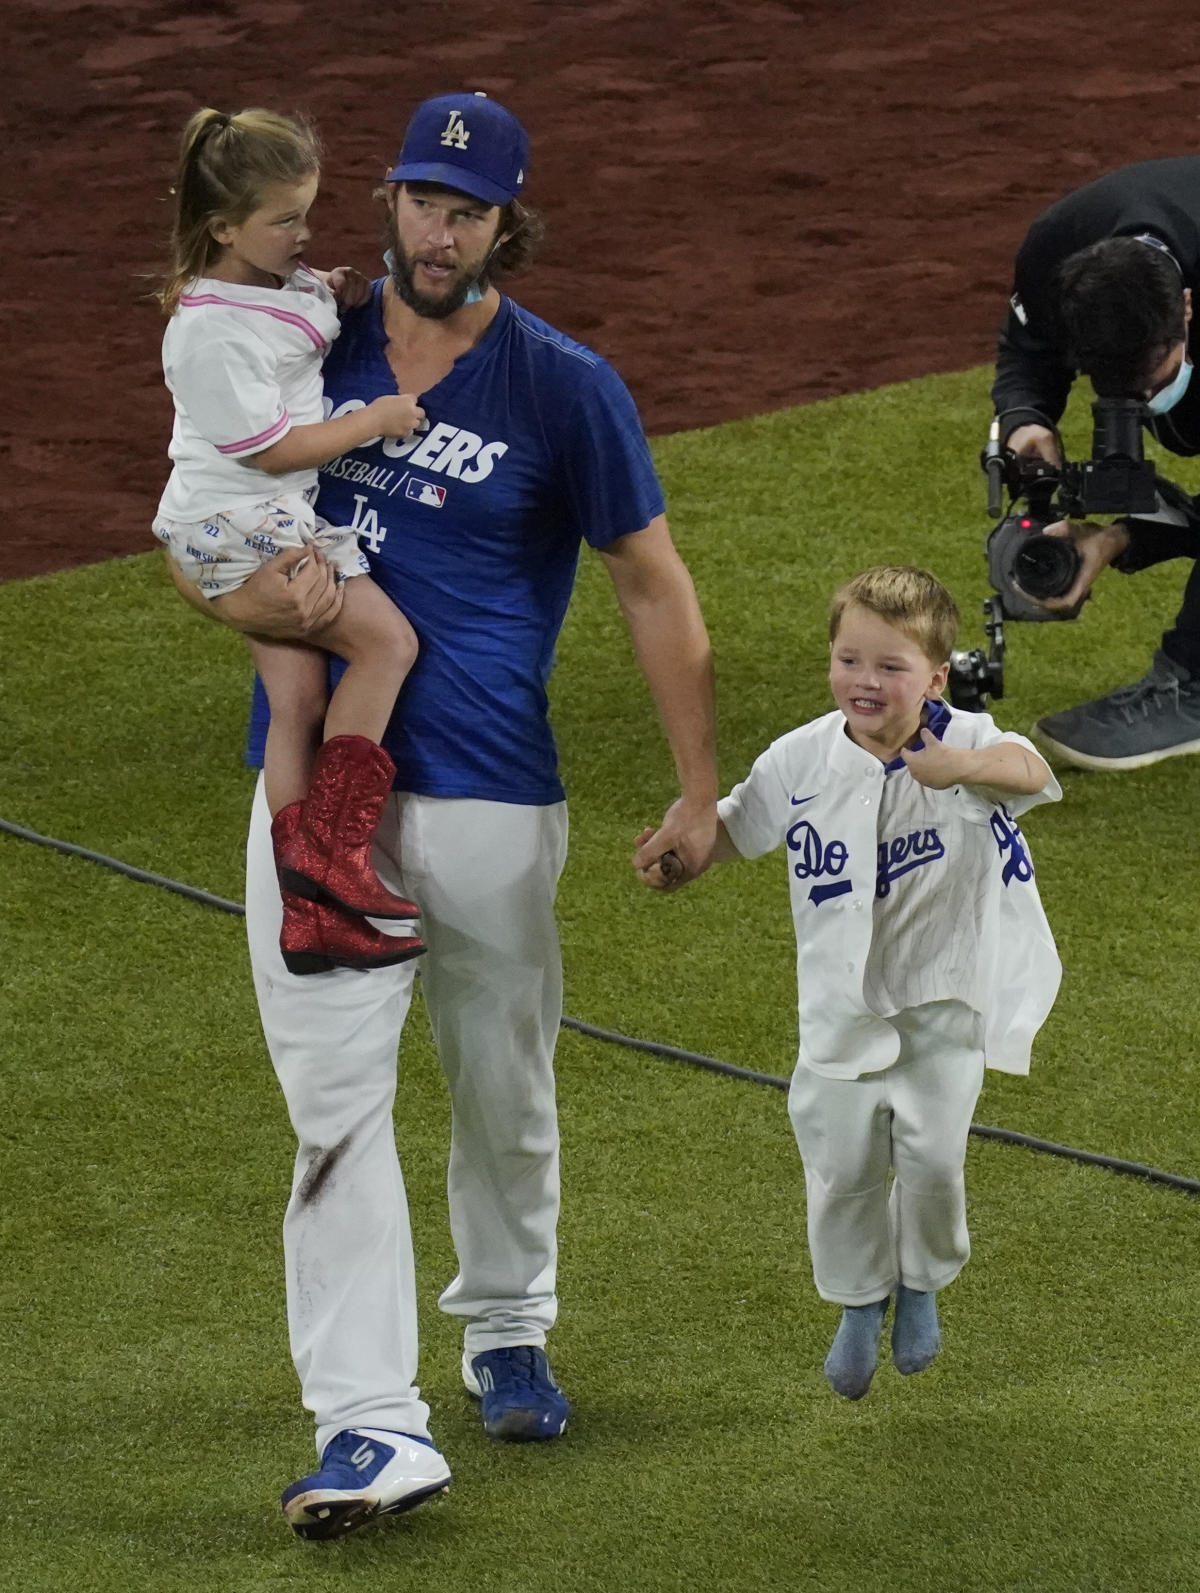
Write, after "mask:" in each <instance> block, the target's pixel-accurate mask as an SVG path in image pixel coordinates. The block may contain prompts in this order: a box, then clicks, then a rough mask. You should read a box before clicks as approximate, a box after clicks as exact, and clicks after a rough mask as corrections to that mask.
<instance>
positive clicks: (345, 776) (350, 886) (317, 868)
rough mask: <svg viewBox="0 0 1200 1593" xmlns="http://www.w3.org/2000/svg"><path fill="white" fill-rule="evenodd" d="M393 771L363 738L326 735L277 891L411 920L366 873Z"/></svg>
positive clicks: (409, 910)
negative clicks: (330, 736)
mask: <svg viewBox="0 0 1200 1593" xmlns="http://www.w3.org/2000/svg"><path fill="white" fill-rule="evenodd" d="M395 773H396V766H395V764H394V763H393V762H392V760H391V759H390V758H389V757H388V755H387V753H386V752H385V751H384V750H383V748H382V747H381V746H380V745H379V744H378V742H375V741H370V740H368V739H367V737H366V736H334V737H333V739H332V740H330V741H327V742H326V743H325V745H324V746H323V747H322V748H321V750H320V752H318V753H317V761H316V763H315V765H314V766H313V774H312V781H311V783H310V785H309V788H308V796H307V797H306V798H305V799H304V803H303V806H302V808H301V812H300V822H299V824H298V825H297V827H296V832H295V834H294V835H293V837H292V840H291V842H290V844H289V845H288V846H287V849H286V850H285V852H284V854H283V857H282V859H281V861H280V867H279V879H280V882H281V883H282V885H283V887H284V889H285V890H289V891H292V892H294V894H295V895H297V896H306V897H307V898H308V899H309V900H310V901H318V902H332V903H333V904H334V905H335V906H337V907H344V908H346V909H348V910H349V911H350V912H352V913H364V914H366V915H367V916H368V917H371V918H416V917H418V915H419V914H420V911H421V909H420V908H419V907H418V906H417V904H416V903H415V902H410V901H409V900H408V898H407V897H406V896H396V895H394V894H393V893H392V892H391V891H390V890H388V888H387V886H386V885H385V884H384V883H383V881H382V880H381V879H380V878H379V876H378V874H376V872H375V870H374V868H373V867H372V866H371V842H372V841H373V840H374V838H375V830H376V828H377V826H378V824H379V819H380V816H381V814H382V813H383V804H384V803H385V802H386V801H387V799H388V797H389V795H390V794H391V790H392V779H393V777H394V775H395Z"/></svg>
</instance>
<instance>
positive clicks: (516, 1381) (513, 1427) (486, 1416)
mask: <svg viewBox="0 0 1200 1593" xmlns="http://www.w3.org/2000/svg"><path fill="white" fill-rule="evenodd" d="M463 1382H464V1383H465V1384H466V1385H467V1392H468V1393H469V1394H471V1395H473V1396H474V1397H475V1398H476V1399H477V1400H479V1402H480V1414H481V1415H482V1417H483V1430H484V1432H485V1433H486V1434H487V1435H488V1437H489V1438H504V1439H508V1440H509V1441H510V1442H512V1443H522V1442H528V1441H530V1440H532V1439H538V1438H559V1437H561V1436H562V1434H563V1433H564V1432H565V1431H566V1429H567V1418H568V1417H569V1416H570V1414H571V1405H570V1401H569V1400H568V1399H567V1396H566V1395H565V1394H564V1393H563V1391H562V1389H561V1388H559V1386H558V1384H557V1383H556V1382H555V1381H554V1374H553V1373H552V1372H551V1370H550V1362H549V1361H548V1360H547V1358H546V1352H545V1350H543V1349H541V1348H539V1347H538V1346H537V1345H533V1344H515V1345H512V1346H509V1347H507V1348H505V1349H501V1350H483V1351H481V1353H480V1354H478V1355H473V1356H471V1358H470V1359H468V1358H467V1356H465V1355H464V1356H463Z"/></svg>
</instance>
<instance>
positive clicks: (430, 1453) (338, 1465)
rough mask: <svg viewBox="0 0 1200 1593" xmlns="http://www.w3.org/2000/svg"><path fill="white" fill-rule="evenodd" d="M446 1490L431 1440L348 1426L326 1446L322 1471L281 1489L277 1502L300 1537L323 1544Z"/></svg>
mask: <svg viewBox="0 0 1200 1593" xmlns="http://www.w3.org/2000/svg"><path fill="white" fill-rule="evenodd" d="M449 1486H450V1467H449V1466H448V1465H447V1464H446V1462H445V1460H444V1458H443V1457H442V1454H441V1452H440V1451H439V1450H438V1449H435V1447H434V1445H433V1443H432V1442H431V1440H430V1439H428V1438H414V1437H412V1435H411V1434H409V1433H382V1432H379V1431H378V1430H377V1429H375V1428H373V1427H370V1428H353V1427H351V1428H347V1429H346V1431H345V1432H341V1433H338V1435H337V1436H336V1438H331V1439H330V1440H329V1442H328V1443H327V1444H326V1446H325V1452H324V1454H323V1455H322V1456H321V1469H320V1470H319V1471H315V1472H313V1474H312V1475H311V1476H309V1477H301V1479H300V1481H299V1482H294V1483H293V1484H292V1485H291V1487H290V1488H285V1489H284V1491H283V1494H282V1496H281V1497H280V1500H279V1503H280V1505H281V1506H282V1508H283V1513H284V1515H285V1516H286V1517H287V1519H288V1523H289V1525H290V1526H291V1528H292V1531H293V1532H295V1533H296V1535H297V1536H298V1537H301V1538H307V1539H308V1540H309V1541H310V1542H322V1541H324V1540H326V1539H329V1538H341V1537H345V1535H346V1533H347V1532H353V1531H354V1529H355V1528H356V1527H361V1526H362V1525H363V1524H364V1523H365V1522H367V1521H370V1520H371V1518H372V1517H373V1516H384V1515H396V1514H398V1513H399V1512H400V1511H402V1510H411V1509H412V1508H413V1507H414V1506H415V1505H419V1504H422V1503H423V1502H424V1501H425V1500H426V1499H430V1498H432V1497H433V1495H434V1494H437V1493H441V1492H442V1491H443V1490H444V1489H446V1488H448V1487H449Z"/></svg>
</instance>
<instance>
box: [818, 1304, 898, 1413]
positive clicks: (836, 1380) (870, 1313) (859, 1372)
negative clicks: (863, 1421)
mask: <svg viewBox="0 0 1200 1593" xmlns="http://www.w3.org/2000/svg"><path fill="white" fill-rule="evenodd" d="M888 1298H889V1296H887V1295H886V1294H885V1295H884V1297H883V1299H882V1300H872V1302H871V1304H870V1305H848V1306H846V1307H844V1309H843V1311H842V1320H841V1323H840V1325H839V1327H838V1330H837V1332H836V1333H835V1334H834V1338H833V1343H832V1344H831V1345H830V1346H829V1354H828V1355H827V1356H826V1357H825V1379H826V1381H827V1382H828V1384H829V1386H830V1388H831V1389H832V1390H833V1391H834V1393H835V1394H841V1395H842V1396H843V1398H845V1399H861V1398H862V1397H863V1395H864V1394H865V1393H866V1392H867V1390H868V1389H869V1388H870V1386H871V1378H872V1377H873V1376H874V1375H875V1366H876V1363H877V1362H878V1360H879V1335H880V1333H881V1332H882V1331H883V1319H884V1317H885V1316H886V1315H887V1308H888Z"/></svg>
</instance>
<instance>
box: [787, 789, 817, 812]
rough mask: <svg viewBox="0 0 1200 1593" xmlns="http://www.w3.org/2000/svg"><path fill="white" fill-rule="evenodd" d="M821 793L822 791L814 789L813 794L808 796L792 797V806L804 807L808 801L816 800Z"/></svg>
mask: <svg viewBox="0 0 1200 1593" xmlns="http://www.w3.org/2000/svg"><path fill="white" fill-rule="evenodd" d="M820 794H821V793H820V792H819V791H814V792H813V794H812V796H806V797H798V796H794V797H792V799H791V802H792V806H793V807H794V808H802V807H803V806H804V804H805V803H806V802H815V801H816V799H817V798H818V797H819V796H820Z"/></svg>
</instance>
